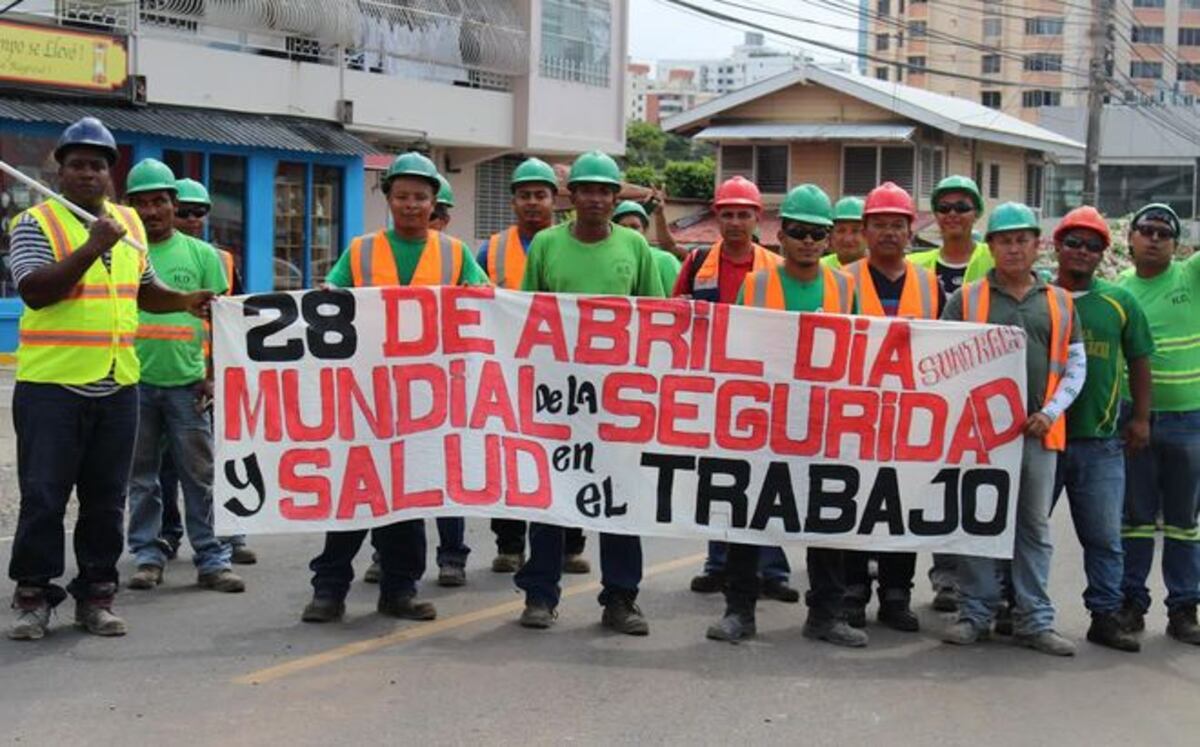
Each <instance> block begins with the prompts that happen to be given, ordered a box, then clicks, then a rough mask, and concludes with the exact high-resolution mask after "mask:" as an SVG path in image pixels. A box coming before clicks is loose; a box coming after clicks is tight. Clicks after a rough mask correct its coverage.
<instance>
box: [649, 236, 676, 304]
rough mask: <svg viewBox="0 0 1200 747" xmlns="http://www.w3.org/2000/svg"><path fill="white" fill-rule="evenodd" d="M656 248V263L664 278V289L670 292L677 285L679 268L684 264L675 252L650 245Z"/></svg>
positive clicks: (659, 272) (660, 274) (659, 273)
mask: <svg viewBox="0 0 1200 747" xmlns="http://www.w3.org/2000/svg"><path fill="white" fill-rule="evenodd" d="M650 248H651V249H653V250H654V264H655V266H656V267H658V275H659V277H661V278H662V284H663V291H664V292H665V293H670V292H671V289H672V288H674V287H675V279H676V278H678V277H679V270H680V268H681V267H682V266H683V265H682V264H681V263H680V261H679V260H678V259H676V258H675V255H674V254H671V253H670V252H668V251H667V250H666V249H659V248H658V247H657V246H652V247H650Z"/></svg>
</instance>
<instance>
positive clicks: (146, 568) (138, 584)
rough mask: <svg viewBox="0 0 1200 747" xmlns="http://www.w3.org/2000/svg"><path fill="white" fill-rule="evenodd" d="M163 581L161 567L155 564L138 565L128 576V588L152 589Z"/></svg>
mask: <svg viewBox="0 0 1200 747" xmlns="http://www.w3.org/2000/svg"><path fill="white" fill-rule="evenodd" d="M162 581H163V569H162V568H160V567H158V566H156V565H149V564H146V565H139V566H138V567H137V570H136V571H134V573H133V575H132V576H130V577H129V588H131V589H142V590H145V589H153V588H154V587H155V586H158V585H159V584H161V583H162Z"/></svg>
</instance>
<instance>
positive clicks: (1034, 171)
mask: <svg viewBox="0 0 1200 747" xmlns="http://www.w3.org/2000/svg"><path fill="white" fill-rule="evenodd" d="M1043 176H1044V171H1043V169H1042V165H1041V164H1040V163H1027V164H1025V204H1026V205H1028V206H1029V207H1031V208H1033V209H1035V210H1040V209H1041V207H1042V178H1043Z"/></svg>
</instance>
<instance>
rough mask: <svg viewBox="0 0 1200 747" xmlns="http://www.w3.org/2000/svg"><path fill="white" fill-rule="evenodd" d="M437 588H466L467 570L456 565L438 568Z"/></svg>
mask: <svg viewBox="0 0 1200 747" xmlns="http://www.w3.org/2000/svg"><path fill="white" fill-rule="evenodd" d="M437 583H438V586H466V585H467V569H466V568H463V567H462V566H457V565H443V566H440V567H439V568H438V577H437Z"/></svg>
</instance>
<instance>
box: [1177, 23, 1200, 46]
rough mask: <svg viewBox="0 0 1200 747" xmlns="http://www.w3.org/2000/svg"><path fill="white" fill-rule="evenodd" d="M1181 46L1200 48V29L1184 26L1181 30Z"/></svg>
mask: <svg viewBox="0 0 1200 747" xmlns="http://www.w3.org/2000/svg"><path fill="white" fill-rule="evenodd" d="M1179 46H1181V47H1200V28H1196V27H1195V26H1184V27H1183V28H1181V29H1179Z"/></svg>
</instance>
